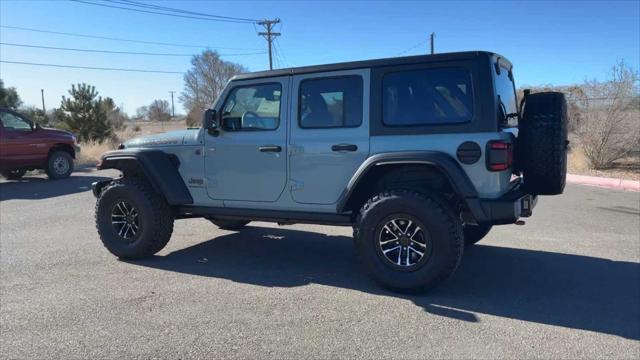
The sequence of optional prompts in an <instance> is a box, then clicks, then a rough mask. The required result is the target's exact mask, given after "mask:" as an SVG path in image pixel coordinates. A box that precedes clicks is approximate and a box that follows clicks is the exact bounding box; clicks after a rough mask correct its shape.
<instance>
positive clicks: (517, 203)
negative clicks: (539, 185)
mask: <svg viewBox="0 0 640 360" xmlns="http://www.w3.org/2000/svg"><path fill="white" fill-rule="evenodd" d="M537 203H538V197H537V196H535V195H531V194H526V193H524V192H523V191H522V190H521V189H520V186H519V184H518V185H516V186H514V187H513V188H512V189H511V190H510V191H509V192H507V193H506V194H504V195H503V196H501V197H499V198H497V199H479V200H478V207H479V209H478V210H481V214H482V215H481V216H476V220H477V222H478V223H482V224H491V225H501V224H513V223H515V222H516V221H518V219H519V218H521V217H529V216H531V215H532V214H533V208H534V207H535V206H536V205H537Z"/></svg>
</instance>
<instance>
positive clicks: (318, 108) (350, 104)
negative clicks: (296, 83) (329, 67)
mask: <svg viewBox="0 0 640 360" xmlns="http://www.w3.org/2000/svg"><path fill="white" fill-rule="evenodd" d="M299 103H300V105H299V109H298V121H299V124H300V127H301V128H306V129H310V128H312V129H313V128H315V129H317V128H340V127H357V126H360V124H361V123H362V78H361V77H360V76H342V77H334V78H320V79H309V80H303V81H302V82H301V83H300V99H299Z"/></svg>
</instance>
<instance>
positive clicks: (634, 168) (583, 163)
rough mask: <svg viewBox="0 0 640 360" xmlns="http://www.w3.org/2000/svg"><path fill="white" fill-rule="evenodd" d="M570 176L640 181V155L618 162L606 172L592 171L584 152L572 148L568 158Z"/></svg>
mask: <svg viewBox="0 0 640 360" xmlns="http://www.w3.org/2000/svg"><path fill="white" fill-rule="evenodd" d="M567 165H568V169H567V170H568V172H569V173H570V174H577V175H588V176H599V177H608V178H615V179H627V180H640V154H635V155H633V156H628V157H625V158H623V159H620V160H617V161H615V162H614V163H613V166H612V167H611V168H609V169H606V170H592V169H590V168H589V162H588V160H587V157H586V156H585V155H584V152H583V151H582V150H581V149H580V148H572V149H571V151H570V152H569V158H568V164H567Z"/></svg>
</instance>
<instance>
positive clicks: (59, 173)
mask: <svg viewBox="0 0 640 360" xmlns="http://www.w3.org/2000/svg"><path fill="white" fill-rule="evenodd" d="M45 172H46V173H47V176H49V179H54V180H56V179H65V178H68V177H69V176H70V175H71V173H72V172H73V158H72V157H71V155H69V153H68V152H66V151H55V152H54V153H52V154H51V155H49V160H47V168H46V169H45Z"/></svg>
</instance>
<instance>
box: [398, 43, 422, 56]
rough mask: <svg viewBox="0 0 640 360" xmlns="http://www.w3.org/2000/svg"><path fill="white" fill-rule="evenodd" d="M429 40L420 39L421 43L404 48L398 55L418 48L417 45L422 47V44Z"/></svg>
mask: <svg viewBox="0 0 640 360" xmlns="http://www.w3.org/2000/svg"><path fill="white" fill-rule="evenodd" d="M427 42H429V40H423V41H420V42H419V43H417V44H415V45H413V46H411V47H410V48H408V49H405V50H403V51H401V52H399V53H398V55H402V54H406V53H408V52H409V51H411V50H413V49H415V48H417V47H420V46H422V45H424V44H426V43H427Z"/></svg>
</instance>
